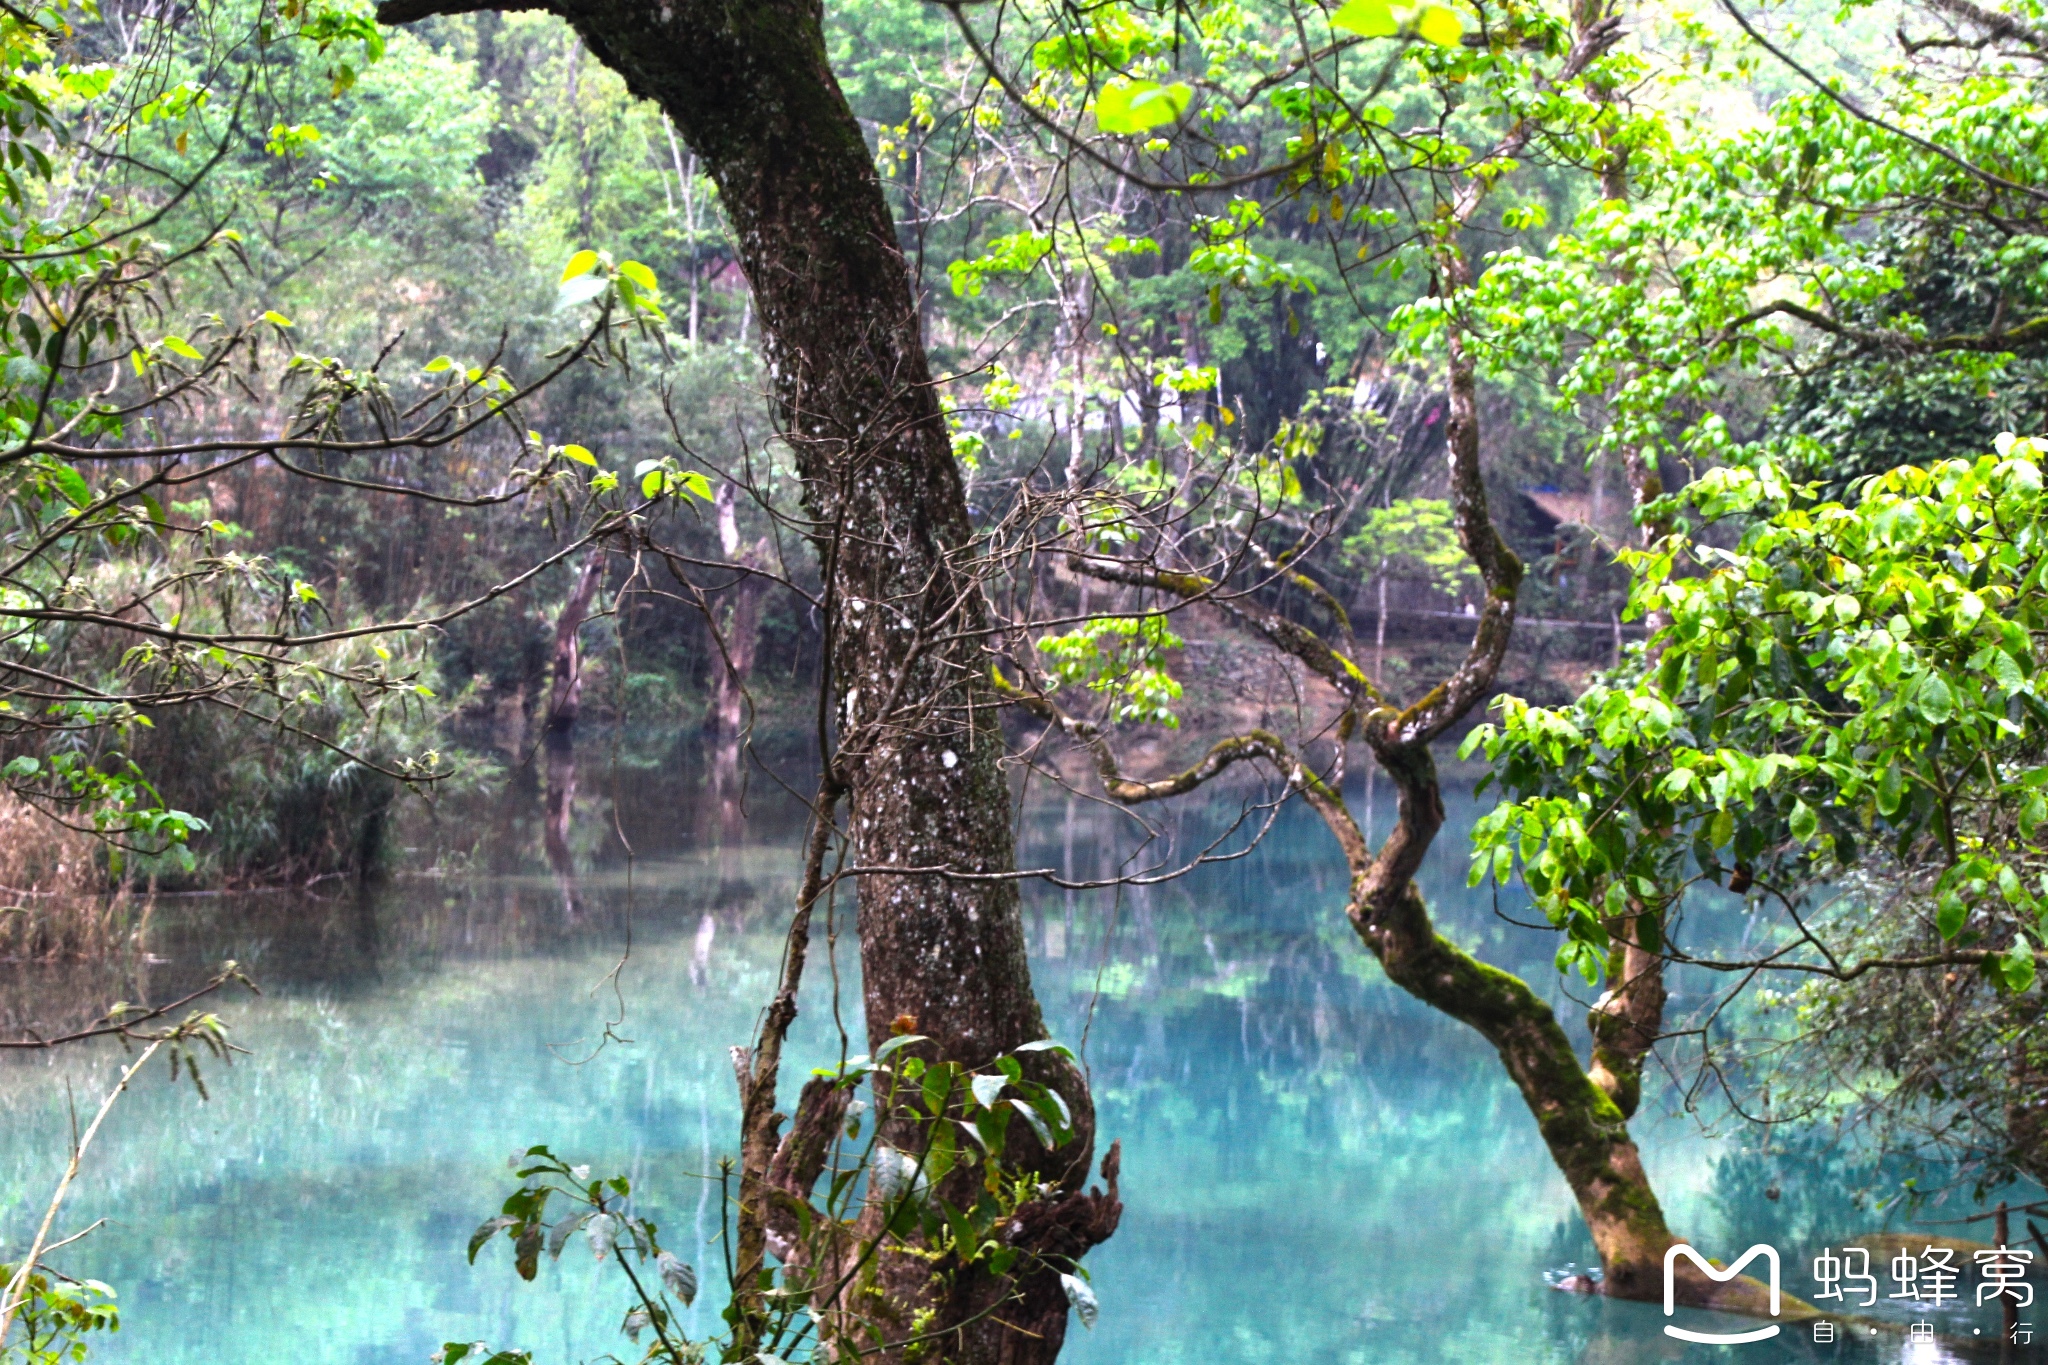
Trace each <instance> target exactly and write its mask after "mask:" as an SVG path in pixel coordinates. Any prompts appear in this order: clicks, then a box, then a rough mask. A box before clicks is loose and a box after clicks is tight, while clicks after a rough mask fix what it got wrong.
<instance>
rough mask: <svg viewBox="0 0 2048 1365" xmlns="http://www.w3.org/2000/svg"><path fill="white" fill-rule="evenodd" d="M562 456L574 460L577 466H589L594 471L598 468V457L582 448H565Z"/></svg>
mask: <svg viewBox="0 0 2048 1365" xmlns="http://www.w3.org/2000/svg"><path fill="white" fill-rule="evenodd" d="M562 454H563V455H565V456H567V457H568V458H569V459H572V460H574V461H575V462H576V463H577V464H587V465H589V466H590V467H591V468H592V469H595V468H597V456H595V455H593V454H591V453H590V452H589V451H587V450H585V449H584V448H583V447H582V446H563V447H562Z"/></svg>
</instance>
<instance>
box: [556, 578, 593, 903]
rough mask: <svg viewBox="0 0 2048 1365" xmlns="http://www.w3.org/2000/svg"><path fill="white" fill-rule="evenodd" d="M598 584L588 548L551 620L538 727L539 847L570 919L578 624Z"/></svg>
mask: <svg viewBox="0 0 2048 1365" xmlns="http://www.w3.org/2000/svg"><path fill="white" fill-rule="evenodd" d="M603 584H604V552H603V551H601V550H593V551H592V552H591V555H590V558H589V559H587V560H585V561H584V562H583V572H582V573H581V574H580V575H579V576H578V577H577V579H576V586H575V587H574V588H573V589H572V590H571V591H570V593H569V600H568V601H567V602H564V603H563V604H562V614H561V615H560V616H557V617H556V618H555V651H554V664H553V668H552V670H551V671H552V673H553V675H554V676H553V678H552V680H551V682H550V685H549V687H548V713H547V719H546V721H545V722H544V723H543V725H542V729H541V748H542V750H543V752H544V754H545V757H546V765H547V779H546V781H547V788H546V806H545V811H544V818H543V820H542V824H541V845H542V847H543V848H545V849H546V851H547V855H548V866H549V867H551V868H552V869H554V873H555V885H556V886H557V887H558V888H560V890H561V893H562V914H563V917H564V918H566V919H572V920H573V919H576V918H578V917H580V916H581V915H582V913H583V902H582V898H581V897H580V895H579V894H578V893H577V890H576V862H575V859H574V858H573V857H572V856H571V855H570V852H569V822H570V819H571V817H572V815H573V812H574V810H575V807H576V713H577V711H578V710H579V709H581V706H582V701H583V646H582V642H581V632H582V630H583V623H584V622H585V621H587V620H589V619H590V605H591V603H592V602H593V601H594V600H596V597H597V590H598V588H599V587H601V586H602V585H603Z"/></svg>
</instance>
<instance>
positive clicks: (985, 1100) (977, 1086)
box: [967, 1076, 1010, 1109]
mask: <svg viewBox="0 0 2048 1365" xmlns="http://www.w3.org/2000/svg"><path fill="white" fill-rule="evenodd" d="M1009 1083H1010V1082H1009V1078H1008V1077H1007V1076H976V1077H975V1078H974V1079H973V1080H971V1081H969V1082H968V1083H967V1085H968V1089H970V1090H972V1091H973V1092H974V1102H975V1103H976V1104H978V1105H980V1106H981V1107H982V1108H984V1109H993V1108H995V1107H996V1098H997V1096H999V1095H1001V1094H1002V1093H1003V1087H1004V1086H1006V1085H1008V1084H1009Z"/></svg>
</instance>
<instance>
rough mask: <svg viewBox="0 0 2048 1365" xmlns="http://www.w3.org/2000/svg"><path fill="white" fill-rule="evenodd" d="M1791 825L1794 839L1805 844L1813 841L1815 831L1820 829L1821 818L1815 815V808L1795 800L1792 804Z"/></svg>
mask: <svg viewBox="0 0 2048 1365" xmlns="http://www.w3.org/2000/svg"><path fill="white" fill-rule="evenodd" d="M1790 823H1791V826H1792V837H1793V838H1795V839H1797V840H1798V841H1799V842H1800V843H1802V844H1803V843H1805V842H1806V841H1807V840H1809V839H1811V838H1812V837H1813V836H1814V833H1815V831H1817V830H1818V829H1819V828H1820V817H1819V816H1817V815H1815V814H1814V813H1813V807H1811V806H1809V805H1807V804H1806V802H1804V801H1800V800H1794V801H1793V802H1792V818H1791V821H1790Z"/></svg>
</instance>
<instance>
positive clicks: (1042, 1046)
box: [1010, 1038, 1074, 1061]
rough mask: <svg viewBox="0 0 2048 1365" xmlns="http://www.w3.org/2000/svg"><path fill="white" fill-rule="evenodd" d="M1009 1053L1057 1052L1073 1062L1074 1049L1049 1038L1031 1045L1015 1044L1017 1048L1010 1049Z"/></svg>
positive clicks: (1041, 1039)
mask: <svg viewBox="0 0 2048 1365" xmlns="http://www.w3.org/2000/svg"><path fill="white" fill-rule="evenodd" d="M1010 1051H1012V1052H1057V1053H1059V1054H1060V1056H1062V1057H1065V1058H1066V1059H1067V1060H1068V1061H1072V1060H1074V1049H1072V1048H1070V1047H1068V1046H1067V1045H1066V1044H1065V1043H1056V1042H1054V1041H1053V1040H1052V1039H1050V1038H1040V1039H1038V1040H1037V1041H1036V1042H1031V1043H1019V1044H1017V1046H1015V1047H1013V1048H1011V1049H1010Z"/></svg>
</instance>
